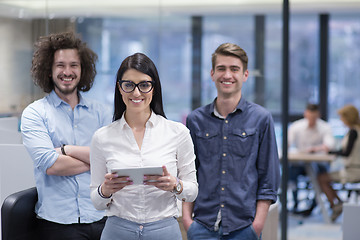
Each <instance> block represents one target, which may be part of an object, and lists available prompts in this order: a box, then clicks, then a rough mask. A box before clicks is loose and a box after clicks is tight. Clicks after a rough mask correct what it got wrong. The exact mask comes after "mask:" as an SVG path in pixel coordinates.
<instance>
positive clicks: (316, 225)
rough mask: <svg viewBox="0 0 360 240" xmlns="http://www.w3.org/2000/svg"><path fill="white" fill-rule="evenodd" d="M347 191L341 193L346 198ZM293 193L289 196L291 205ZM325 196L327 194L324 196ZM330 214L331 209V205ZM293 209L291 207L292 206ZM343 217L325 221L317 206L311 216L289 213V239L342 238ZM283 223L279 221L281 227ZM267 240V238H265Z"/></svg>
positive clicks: (330, 239) (320, 239)
mask: <svg viewBox="0 0 360 240" xmlns="http://www.w3.org/2000/svg"><path fill="white" fill-rule="evenodd" d="M346 194H347V193H346V192H344V193H340V196H341V197H342V199H346V197H347V196H346ZM290 195H291V194H288V196H289V205H291V196H290ZM322 197H324V198H325V196H322ZM355 200H356V199H355V196H351V198H350V199H349V202H354V201H355ZM327 208H328V209H329V214H331V210H330V208H329V205H327ZM290 209H291V207H290ZM342 218H343V216H342V215H341V216H340V217H339V218H338V219H337V220H336V221H335V223H331V224H327V223H325V221H324V219H323V217H322V215H321V212H320V208H319V207H316V208H315V209H314V210H313V211H312V214H311V215H310V216H309V217H303V216H299V215H296V214H293V213H290V212H289V214H288V230H287V239H288V240H342V235H343V233H342ZM280 226H281V223H279V227H280ZM278 236H279V239H281V230H280V229H279V234H278ZM359 239H360V237H359ZM264 240H265V239H264Z"/></svg>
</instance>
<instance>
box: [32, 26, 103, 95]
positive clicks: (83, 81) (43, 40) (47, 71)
mask: <svg viewBox="0 0 360 240" xmlns="http://www.w3.org/2000/svg"><path fill="white" fill-rule="evenodd" d="M59 49H77V50H78V53H79V57H80V62H81V77H80V82H79V84H78V86H77V89H78V90H80V91H83V92H87V91H89V90H90V89H91V87H92V85H93V83H94V79H95V76H96V67H95V62H96V61H97V59H98V56H97V55H96V53H94V52H93V51H92V50H91V49H90V48H88V47H87V45H86V43H85V42H83V41H81V40H80V38H78V37H76V36H75V34H74V33H73V32H63V33H55V34H50V35H49V36H43V37H40V39H39V40H38V41H37V42H36V43H35V52H34V56H33V58H32V66H31V76H32V78H33V81H34V83H35V85H37V86H39V87H41V88H42V89H43V90H44V92H46V93H50V92H51V91H52V90H53V89H54V82H53V80H52V77H51V69H52V65H53V62H54V54H55V52H56V51H57V50H59Z"/></svg>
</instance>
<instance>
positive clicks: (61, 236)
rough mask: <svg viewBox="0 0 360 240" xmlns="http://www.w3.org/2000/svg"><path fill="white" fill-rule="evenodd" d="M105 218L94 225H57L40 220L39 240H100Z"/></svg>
mask: <svg viewBox="0 0 360 240" xmlns="http://www.w3.org/2000/svg"><path fill="white" fill-rule="evenodd" d="M105 221H106V218H103V219H101V220H100V221H97V222H94V223H79V224H59V223H54V222H49V221H46V220H43V219H40V220H39V222H38V231H37V232H38V234H39V239H40V240H100V236H101V233H102V230H103V228H104V225H105Z"/></svg>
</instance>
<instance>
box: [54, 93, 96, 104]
mask: <svg viewBox="0 0 360 240" xmlns="http://www.w3.org/2000/svg"><path fill="white" fill-rule="evenodd" d="M78 96H79V103H78V104H77V105H79V106H83V107H88V106H89V103H88V101H87V100H86V99H85V98H83V96H82V95H81V93H80V92H78ZM49 98H50V99H51V100H52V102H53V103H54V106H55V107H58V106H60V105H61V103H64V104H67V105H69V104H68V103H67V102H65V101H64V100H62V99H61V98H60V97H59V96H58V95H57V94H56V92H55V90H52V91H51V93H50V94H49Z"/></svg>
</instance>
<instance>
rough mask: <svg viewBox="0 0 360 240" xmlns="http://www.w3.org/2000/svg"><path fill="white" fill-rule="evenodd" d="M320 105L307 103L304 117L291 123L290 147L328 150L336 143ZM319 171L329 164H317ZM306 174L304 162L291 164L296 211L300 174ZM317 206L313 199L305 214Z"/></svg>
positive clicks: (322, 170) (290, 172)
mask: <svg viewBox="0 0 360 240" xmlns="http://www.w3.org/2000/svg"><path fill="white" fill-rule="evenodd" d="M319 117H320V111H319V106H318V105H317V104H310V103H309V104H307V106H306V109H305V111H304V118H302V119H299V120H297V121H295V122H293V124H291V125H290V127H289V131H288V143H289V147H294V148H295V149H296V150H297V151H298V152H307V153H315V152H328V151H329V149H331V148H333V147H334V145H335V139H334V137H333V134H332V130H331V127H330V125H329V124H328V123H327V122H325V121H324V120H322V119H320V118H319ZM316 165H317V170H318V173H323V172H327V165H324V164H316ZM300 175H303V176H305V175H306V172H305V166H304V165H303V164H298V163H297V164H290V165H289V182H291V183H294V187H293V198H294V208H293V211H294V212H295V213H297V212H298V209H297V208H298V196H297V195H298V191H297V185H298V180H297V178H298V176H300ZM315 206H316V201H315V199H314V200H313V203H312V206H311V207H310V209H308V210H305V211H302V212H300V213H303V214H304V215H310V213H311V211H312V209H313V208H314V207H315Z"/></svg>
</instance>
